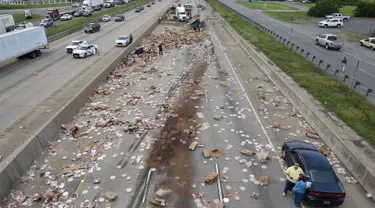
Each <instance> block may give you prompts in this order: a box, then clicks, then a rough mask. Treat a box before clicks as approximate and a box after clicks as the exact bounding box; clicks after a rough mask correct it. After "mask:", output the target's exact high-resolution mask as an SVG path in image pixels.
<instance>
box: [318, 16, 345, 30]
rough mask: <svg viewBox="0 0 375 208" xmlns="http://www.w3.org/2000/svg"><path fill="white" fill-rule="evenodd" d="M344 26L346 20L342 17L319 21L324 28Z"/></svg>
mask: <svg viewBox="0 0 375 208" xmlns="http://www.w3.org/2000/svg"><path fill="white" fill-rule="evenodd" d="M342 26H344V22H343V21H342V19H336V18H333V19H326V20H323V21H320V22H319V27H324V28H327V27H338V28H340V27H342Z"/></svg>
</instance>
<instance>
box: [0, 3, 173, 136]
mask: <svg viewBox="0 0 375 208" xmlns="http://www.w3.org/2000/svg"><path fill="white" fill-rule="evenodd" d="M170 3H171V2H170V1H162V2H157V3H156V4H155V5H153V6H152V7H151V8H148V7H146V8H145V10H144V11H142V12H141V13H135V12H134V10H132V11H129V12H127V13H125V21H123V22H114V21H111V22H108V23H102V27H101V30H100V31H99V32H97V33H93V34H85V33H84V32H83V31H80V32H77V33H74V34H72V35H69V36H67V37H65V38H63V39H61V40H59V41H56V42H53V43H52V44H51V45H50V49H48V50H43V51H42V56H41V57H38V58H37V59H34V60H22V61H18V62H17V63H15V64H13V65H11V66H9V67H7V68H3V69H1V71H0V82H1V83H2V84H1V87H0V117H1V118H2V119H1V121H0V129H3V128H4V127H6V126H8V125H9V124H11V123H12V121H14V120H15V119H16V118H18V117H19V116H20V115H22V114H23V113H24V112H25V111H27V110H28V109H30V108H31V107H32V106H34V105H35V104H36V103H38V102H39V101H40V100H42V99H43V98H44V97H46V96H47V95H49V94H50V93H51V92H52V91H53V89H55V88H56V87H58V86H60V85H62V84H63V83H65V82H66V81H67V80H68V79H69V78H70V77H71V76H73V75H74V74H75V73H76V72H77V71H78V70H80V69H82V68H85V67H93V65H94V63H95V62H96V59H97V56H94V57H88V58H86V59H74V58H73V57H72V55H71V54H67V53H66V50H65V47H66V46H67V45H68V44H69V43H70V41H72V40H86V41H88V42H89V43H93V44H96V45H98V47H99V50H98V51H99V53H100V55H101V56H106V55H107V54H108V53H109V52H113V51H118V52H120V51H122V50H123V49H122V48H116V47H115V40H116V39H117V37H118V36H119V35H126V34H129V33H132V32H134V31H135V30H137V29H138V28H139V27H141V26H142V25H143V24H144V23H146V22H147V21H148V20H150V18H152V17H153V16H154V15H156V14H157V13H159V12H161V11H162V9H165V8H166V7H167V6H168V5H169V4H170ZM34 73H37V74H38V76H34Z"/></svg>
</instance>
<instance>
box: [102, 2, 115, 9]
mask: <svg viewBox="0 0 375 208" xmlns="http://www.w3.org/2000/svg"><path fill="white" fill-rule="evenodd" d="M114 6H115V3H113V2H107V3H105V4H104V8H111V7H114Z"/></svg>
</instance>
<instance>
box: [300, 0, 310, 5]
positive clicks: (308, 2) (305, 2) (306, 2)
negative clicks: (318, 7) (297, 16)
mask: <svg viewBox="0 0 375 208" xmlns="http://www.w3.org/2000/svg"><path fill="white" fill-rule="evenodd" d="M302 3H304V4H310V3H312V2H311V1H308V0H307V1H306V0H305V1H302Z"/></svg>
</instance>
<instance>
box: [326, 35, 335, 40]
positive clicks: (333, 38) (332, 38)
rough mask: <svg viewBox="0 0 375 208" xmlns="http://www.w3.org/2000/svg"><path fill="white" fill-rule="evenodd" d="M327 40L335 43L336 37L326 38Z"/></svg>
mask: <svg viewBox="0 0 375 208" xmlns="http://www.w3.org/2000/svg"><path fill="white" fill-rule="evenodd" d="M327 39H328V40H330V41H336V40H337V37H336V36H328V38H327Z"/></svg>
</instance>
